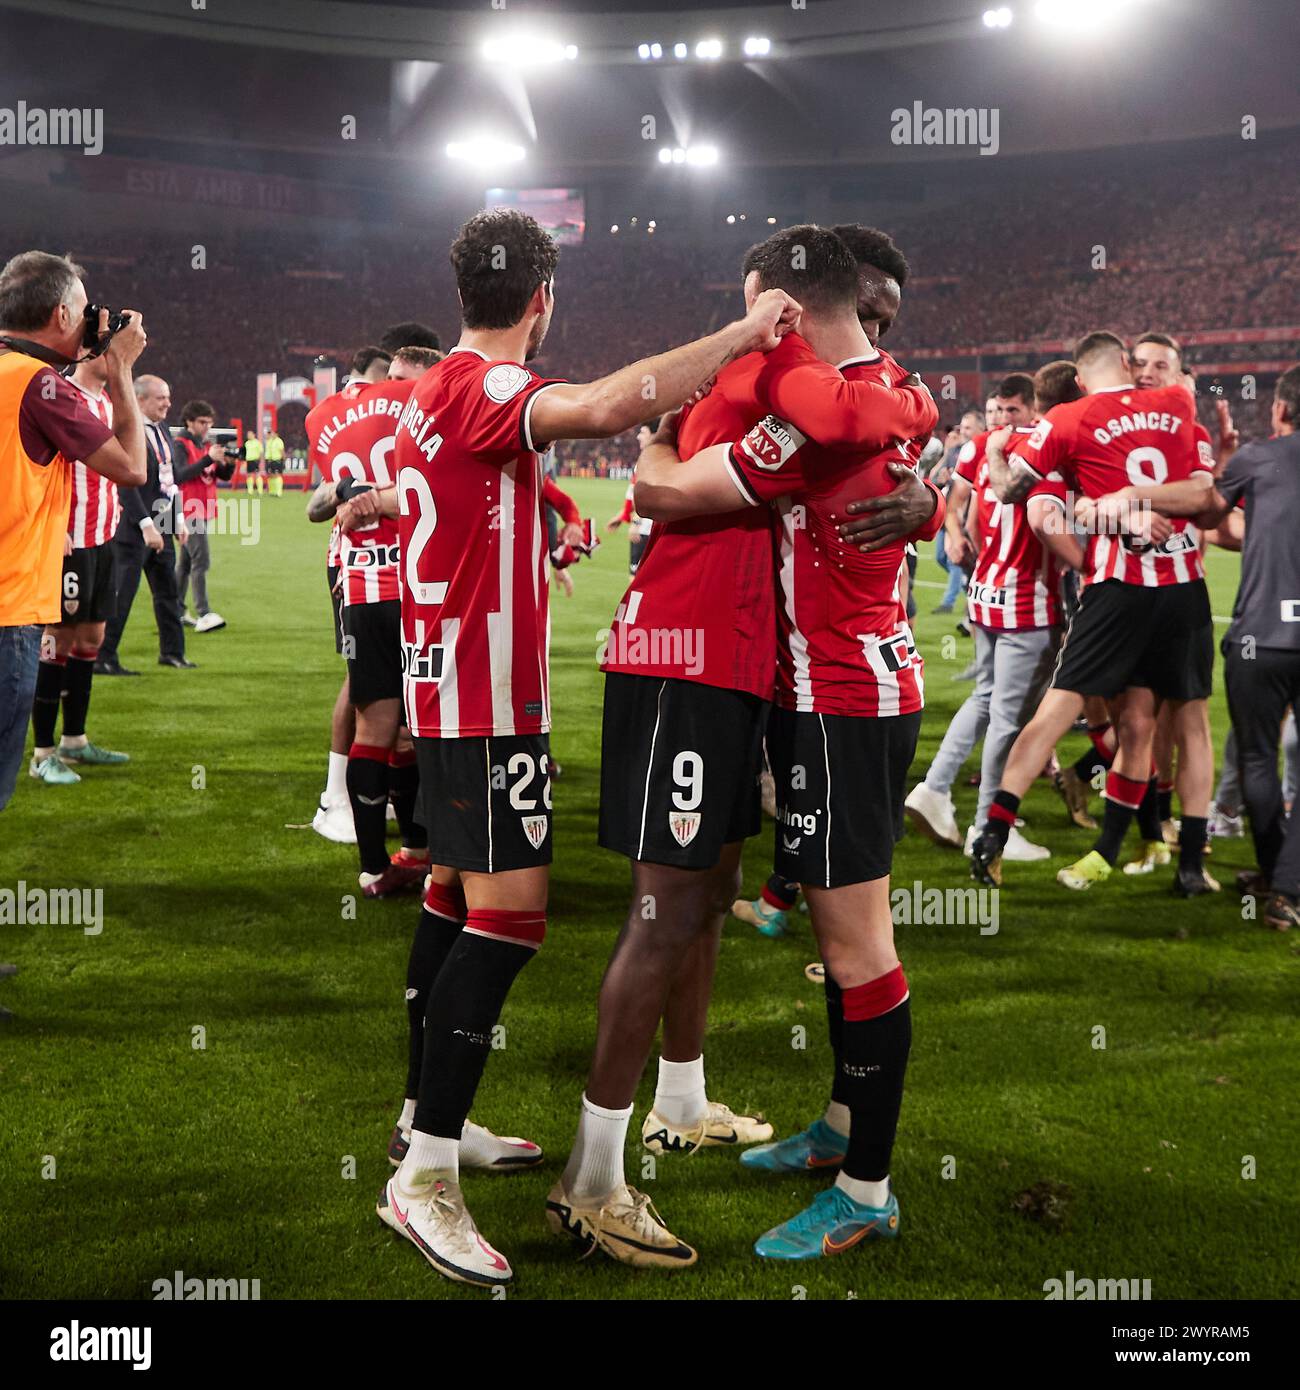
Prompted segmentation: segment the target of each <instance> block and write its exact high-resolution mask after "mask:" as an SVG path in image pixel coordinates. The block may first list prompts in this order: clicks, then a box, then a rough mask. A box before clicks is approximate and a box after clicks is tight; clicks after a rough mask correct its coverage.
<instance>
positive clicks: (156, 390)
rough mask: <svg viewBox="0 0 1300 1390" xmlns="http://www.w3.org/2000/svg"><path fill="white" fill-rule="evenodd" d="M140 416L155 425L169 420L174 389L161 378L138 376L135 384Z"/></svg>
mask: <svg viewBox="0 0 1300 1390" xmlns="http://www.w3.org/2000/svg"><path fill="white" fill-rule="evenodd" d="M134 386H135V398H136V400H137V401H138V402H139V403H140V414H141V415H143V416H144V418H145V419H146V420H149V421H152V423H154V424H155V425H157V424H161V423H162V422H163V421H164V420H165V419H166V418H167V412H168V411H169V410H170V409H171V408H172V389H171V387H170V386H168V385H167V383H166V382H165V381H164V380H163V379H162V377H160V376H149V375H145V376H138V377H136V379H135V382H134Z"/></svg>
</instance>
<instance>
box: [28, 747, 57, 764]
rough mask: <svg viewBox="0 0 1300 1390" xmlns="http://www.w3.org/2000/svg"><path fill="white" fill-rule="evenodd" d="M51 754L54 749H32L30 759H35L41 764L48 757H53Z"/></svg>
mask: <svg viewBox="0 0 1300 1390" xmlns="http://www.w3.org/2000/svg"><path fill="white" fill-rule="evenodd" d="M53 753H54V749H53V748H33V749H32V757H33V758H35V759H36V761H37V762H38V763H43V762H44V761H45V759H46V758H48V757H51V756H52V755H53Z"/></svg>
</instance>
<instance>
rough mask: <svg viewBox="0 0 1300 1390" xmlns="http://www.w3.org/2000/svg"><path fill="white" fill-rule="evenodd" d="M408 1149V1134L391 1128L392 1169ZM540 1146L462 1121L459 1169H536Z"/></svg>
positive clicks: (399, 1128) (504, 1170)
mask: <svg viewBox="0 0 1300 1390" xmlns="http://www.w3.org/2000/svg"><path fill="white" fill-rule="evenodd" d="M410 1146H411V1131H410V1130H409V1129H405V1130H404V1129H402V1128H401V1127H400V1126H398V1125H395V1126H394V1127H393V1133H392V1135H391V1136H390V1138H389V1140H388V1161H389V1163H391V1164H392V1165H393V1167H394V1168H400V1167H401V1166H402V1160H403V1159H404V1158H405V1157H406V1151H407V1149H409V1148H410ZM544 1156H545V1155H543V1153H542V1150H541V1146H540V1145H538V1144H534V1143H532V1142H531V1141H530V1140H528V1139H519V1138H517V1137H516V1136H515V1135H513V1134H509V1135H502V1134H493V1133H492V1131H491V1130H490V1129H487V1128H485V1127H484V1126H483V1125H476V1124H475V1123H474V1121H473V1120H466V1121H465V1124H464V1126H463V1127H462V1129H461V1131H460V1166H461V1168H462V1169H465V1168H483V1169H486V1170H487V1171H488V1172H491V1173H515V1172H518V1171H519V1169H520V1168H536V1167H537V1165H538V1164H539V1163H540V1162H541V1161H542V1159H543V1157H544Z"/></svg>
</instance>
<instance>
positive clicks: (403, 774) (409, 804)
mask: <svg viewBox="0 0 1300 1390" xmlns="http://www.w3.org/2000/svg"><path fill="white" fill-rule="evenodd" d="M419 791H420V772H419V769H418V768H417V767H416V765H415V754H414V753H393V754H391V755H390V756H389V759H388V793H389V796H390V797H391V798H392V802H393V810H394V811H395V812H396V813H397V824H398V827H399V829H400V830H401V832H402V844H403V846H404V847H405V848H406V849H427V848H428V847H429V837H428V835H427V834H426V833H425V829H424V826H422V825H421V824H419V822H418V821H417V820H416V819H415V802H416V797H417V796H418V794H419Z"/></svg>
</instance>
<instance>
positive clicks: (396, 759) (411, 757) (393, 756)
mask: <svg viewBox="0 0 1300 1390" xmlns="http://www.w3.org/2000/svg"><path fill="white" fill-rule="evenodd" d="M413 762H415V749H414V748H408V749H407V750H406V751H405V752H404V753H402V752H398V750H397V749H396V748H394V749H393V751H392V752H391V753H390V754H389V755H388V766H389V767H410V766H411V764H412V763H413Z"/></svg>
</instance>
